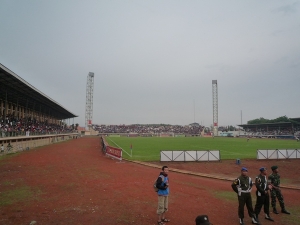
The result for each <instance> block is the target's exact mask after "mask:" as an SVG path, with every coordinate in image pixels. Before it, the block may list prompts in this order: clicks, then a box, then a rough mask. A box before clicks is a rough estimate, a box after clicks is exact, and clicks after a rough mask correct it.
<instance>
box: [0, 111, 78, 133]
mask: <svg viewBox="0 0 300 225" xmlns="http://www.w3.org/2000/svg"><path fill="white" fill-rule="evenodd" d="M0 122H1V123H0V132H1V133H0V136H1V137H5V136H6V137H9V136H19V135H25V133H26V132H27V133H28V132H29V133H28V134H30V135H32V134H34V135H44V134H54V133H57V134H58V133H68V132H71V131H73V127H72V126H67V125H57V124H51V123H48V122H47V121H45V122H41V121H38V120H36V119H35V118H30V117H28V118H18V117H15V116H13V115H6V117H5V116H4V115H2V116H1V121H0Z"/></svg>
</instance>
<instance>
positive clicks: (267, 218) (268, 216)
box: [265, 214, 274, 221]
mask: <svg viewBox="0 0 300 225" xmlns="http://www.w3.org/2000/svg"><path fill="white" fill-rule="evenodd" d="M265 219H266V220H270V221H274V220H273V219H272V218H271V217H270V215H269V214H266V216H265Z"/></svg>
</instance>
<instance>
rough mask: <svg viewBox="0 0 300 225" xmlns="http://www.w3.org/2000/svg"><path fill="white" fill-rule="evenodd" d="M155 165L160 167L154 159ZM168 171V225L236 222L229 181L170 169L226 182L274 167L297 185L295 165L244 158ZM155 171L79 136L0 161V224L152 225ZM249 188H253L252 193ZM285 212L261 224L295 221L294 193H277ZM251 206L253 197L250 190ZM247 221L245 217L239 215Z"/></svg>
mask: <svg viewBox="0 0 300 225" xmlns="http://www.w3.org/2000/svg"><path fill="white" fill-rule="evenodd" d="M156 164H157V165H159V166H161V165H162V163H159V162H156ZM163 164H166V165H168V166H169V168H170V169H171V172H170V174H169V176H170V202H169V212H168V213H167V217H168V218H170V219H171V222H169V223H168V224H170V225H171V224H173V225H181V224H187V225H192V224H195V222H194V220H195V217H196V216H197V215H200V214H207V215H208V216H209V219H210V220H211V222H212V223H213V224H215V225H216V224H222V225H231V224H238V216H237V197H236V194H235V193H234V192H233V191H232V189H231V186H230V185H231V182H230V181H222V180H216V179H208V178H203V177H198V176H193V175H186V174H181V173H177V172H174V171H173V169H181V170H189V171H194V172H201V173H209V174H213V175H218V176H220V175H221V176H224V177H228V178H235V177H237V176H238V175H239V174H240V167H241V166H245V167H247V168H248V169H249V175H250V176H251V177H253V178H254V176H255V175H257V174H258V168H259V167H261V166H267V167H268V168H270V167H271V166H272V165H274V164H275V165H278V166H279V169H280V173H281V176H282V183H283V184H284V185H294V186H298V187H299V184H300V181H299V177H300V176H299V169H300V161H299V160H290V161H288V160H284V161H277V160H276V161H256V160H242V164H241V165H236V164H235V161H222V162H214V163H175V162H172V163H163ZM159 172H160V169H158V168H155V167H150V166H144V165H140V164H137V163H132V162H128V161H123V162H118V161H117V160H113V159H111V158H108V157H106V156H104V155H103V153H102V151H101V149H100V141H99V138H91V137H90V138H89V137H85V138H81V139H74V140H71V141H67V142H64V143H60V144H54V145H51V146H46V147H42V148H37V149H32V150H30V151H26V152H22V153H20V154H14V155H9V156H6V157H1V158H0V215H1V216H0V224H3V225H4V224H5V225H9V224H13V225H18V224H27V225H29V224H30V223H31V222H32V221H36V224H37V225H40V224H75V225H77V224H82V225H86V224H91V225H93V224H99V225H113V224H119V225H127V224H139V225H140V224H141V225H155V224H157V222H156V221H157V215H156V207H157V194H156V193H155V192H154V190H153V188H152V184H153V181H154V180H155V179H156V178H157V176H158V174H159ZM254 189H255V188H254ZM282 192H283V195H284V197H285V202H286V205H287V209H288V210H289V211H291V212H292V214H291V215H284V214H281V213H280V214H279V215H274V214H272V213H271V216H272V217H273V218H274V219H275V222H270V221H267V220H264V219H263V215H262V214H261V215H260V220H261V221H262V224H273V225H278V224H284V225H286V224H290V225H293V224H299V219H300V210H299V209H300V203H299V199H300V191H299V190H292V189H282ZM252 196H253V201H255V194H254V191H252ZM245 221H246V224H251V220H250V218H249V216H248V215H247V213H246V210H245Z"/></svg>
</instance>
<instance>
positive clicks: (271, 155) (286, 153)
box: [257, 149, 300, 159]
mask: <svg viewBox="0 0 300 225" xmlns="http://www.w3.org/2000/svg"><path fill="white" fill-rule="evenodd" d="M299 158H300V150H299V149H264V150H263V149H258V150H257V159H299Z"/></svg>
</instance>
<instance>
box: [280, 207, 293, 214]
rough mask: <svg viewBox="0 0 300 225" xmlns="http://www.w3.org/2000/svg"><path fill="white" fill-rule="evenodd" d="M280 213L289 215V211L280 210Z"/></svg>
mask: <svg viewBox="0 0 300 225" xmlns="http://www.w3.org/2000/svg"><path fill="white" fill-rule="evenodd" d="M281 212H282V213H285V214H291V213H290V212H289V211H287V210H286V209H285V208H283V209H282V210H281Z"/></svg>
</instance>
